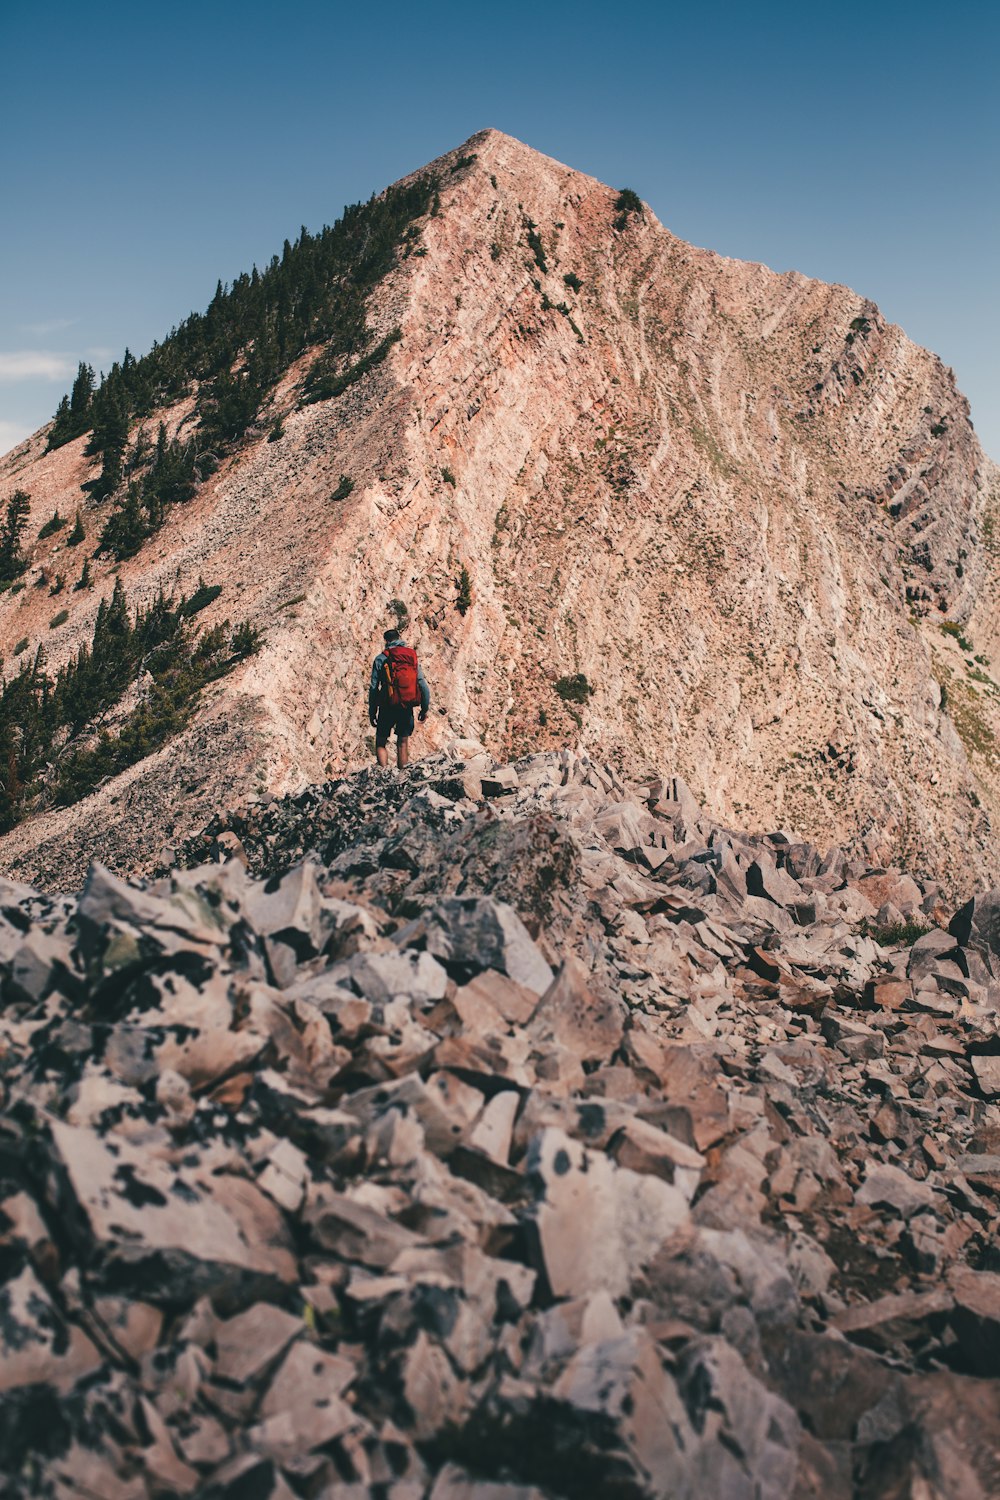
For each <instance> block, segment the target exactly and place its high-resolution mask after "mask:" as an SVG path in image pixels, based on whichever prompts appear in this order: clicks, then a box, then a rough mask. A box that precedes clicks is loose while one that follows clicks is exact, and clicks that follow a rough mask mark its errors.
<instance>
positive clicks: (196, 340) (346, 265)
mask: <svg viewBox="0 0 1000 1500" xmlns="http://www.w3.org/2000/svg"><path fill="white" fill-rule="evenodd" d="M437 190H438V182H437V179H436V178H435V177H434V176H432V175H424V176H422V177H419V178H416V179H414V181H412V182H410V183H406V184H403V185H401V186H397V187H393V188H389V189H388V190H387V191H386V192H385V193H383V194H382V195H381V196H380V197H377V198H376V197H372V198H371V199H369V201H368V202H367V203H355V204H351V205H349V206H348V207H346V208H345V209H344V212H343V215H342V216H341V218H339V219H338V220H337V221H336V223H334V224H333V225H332V226H329V225H325V226H324V227H323V228H322V229H321V230H320V231H319V233H317V234H310V233H309V231H308V230H307V229H305V227H303V228H302V230H301V232H300V234H299V237H298V239H297V240H295V241H294V243H292V242H290V241H289V240H286V241H285V244H284V248H283V251H282V254H281V255H280V256H278V255H275V256H274V257H273V258H272V259H271V262H270V264H269V265H268V266H267V267H265V269H264V270H263V271H259V270H258V269H257V267H256V266H255V267H254V268H253V270H252V271H251V272H250V273H249V274H247V273H244V274H243V275H241V276H239V277H237V279H236V280H235V281H234V282H233V283H232V285H231V286H224V285H223V284H222V282H221V281H220V282H219V284H218V286H217V287H216V291H215V295H214V297H213V298H212V300H211V302H210V303H209V305H208V308H207V309H206V311H205V312H204V313H192V315H191V316H190V317H189V318H187V319H185V321H184V322H183V323H181V324H180V326H179V327H177V328H174V329H172V330H171V332H170V333H169V334H168V335H167V337H166V338H165V339H164V340H163V342H162V343H157V344H154V345H153V347H152V349H151V350H150V351H149V353H148V354H146V355H144V356H143V357H142V358H140V359H137V358H136V357H135V356H134V355H133V354H132V353H131V352H130V351H129V350H128V349H126V351H125V354H124V356H123V358H122V360H121V361H116V362H115V364H113V365H112V367H111V369H110V371H109V372H108V373H107V374H106V375H103V376H102V378H101V380H100V381H99V382H96V381H95V376H94V371H93V368H92V367H91V366H90V365H88V364H85V363H81V364H80V366H79V369H78V371H77V376H76V379H75V381H74V383H73V388H72V391H71V392H70V393H69V394H68V395H67V396H64V397H63V398H62V400H61V401H60V403H59V407H58V409H57V411H56V414H55V419H54V421H53V425H52V429H51V432H50V435H49V440H48V446H49V449H50V450H51V449H54V448H59V447H61V446H62V444H64V443H67V442H70V441H71V440H72V439H73V438H75V437H80V436H81V435H82V434H83V433H87V432H89V433H90V438H89V441H88V443H87V447H86V449H85V452H86V454H87V456H88V457H91V458H94V459H95V460H96V459H100V461H101V470H100V473H99V474H97V475H96V477H95V478H94V479H92V480H90V481H89V482H88V484H87V485H85V486H84V488H85V489H86V490H87V491H88V492H89V493H90V495H91V497H92V498H93V499H94V500H97V501H101V500H105V499H107V498H109V497H110V496H116V497H117V503H118V506H119V508H120V510H121V511H122V512H126V513H127V514H125V516H124V518H123V519H122V520H121V521H120V522H119V523H118V524H117V525H115V526H113V527H112V528H111V530H110V532H108V534H107V538H106V542H105V543H104V545H105V546H106V550H108V551H111V552H113V553H114V555H115V556H128V555H130V551H129V550H122V549H123V548H124V549H131V550H136V548H137V546H141V543H142V540H143V539H144V537H143V536H141V535H140V533H143V532H144V533H145V535H149V534H151V532H152V531H153V530H155V529H156V527H157V526H158V525H159V524H160V523H161V522H162V517H163V511H164V509H165V507H166V506H167V505H169V504H172V503H176V502H177V501H178V500H182V499H184V498H187V497H188V494H190V493H193V490H194V486H195V485H196V484H197V483H198V482H199V481H200V480H201V479H203V478H204V477H206V475H207V473H209V472H211V470H212V469H213V468H214V467H216V466H217V465H218V464H219V463H220V462H221V460H222V458H223V457H224V456H225V455H226V454H227V453H229V452H231V451H232V450H233V449H234V448H235V447H236V446H237V445H238V444H239V443H240V442H241V441H242V440H243V438H244V437H245V436H246V434H247V433H248V431H249V430H250V429H251V428H252V427H253V426H254V424H255V423H256V422H257V420H258V418H259V416H260V412H261V408H262V406H263V405H264V404H265V402H266V401H267V399H268V397H269V396H270V394H271V393H272V391H273V390H274V387H275V386H276V385H277V383H278V381H279V380H280V378H281V376H282V374H283V373H284V371H285V370H286V369H287V368H288V366H289V364H291V363H292V361H294V360H295V359H297V358H298V357H299V356H300V355H301V354H303V353H304V352H305V351H306V350H307V349H310V348H314V347H315V346H317V345H326V349H325V351H324V354H323V356H322V359H321V360H320V361H319V362H318V368H317V370H316V372H315V373H314V375H313V377H312V379H311V380H310V381H309V382H307V389H306V392H305V397H306V399H311V400H318V399H319V400H321V399H326V396H327V395H328V394H337V393H338V392H339V389H343V388H344V385H346V384H350V381H351V378H355V379H356V378H360V375H361V374H363V373H364V370H365V369H367V368H370V367H371V365H372V364H375V363H377V362H378V360H379V359H380V358H383V357H384V355H385V354H386V353H387V352H388V345H387V343H386V341H385V340H383V341H382V342H381V344H379V345H377V346H375V347H374V348H373V347H372V343H373V335H372V333H371V331H370V330H369V328H368V324H367V317H366V311H367V303H368V298H369V296H370V294H371V292H372V290H373V289H374V288H375V287H376V286H377V285H378V283H379V282H380V281H381V280H382V279H383V278H384V277H385V275H386V274H387V273H388V272H389V271H390V270H391V269H392V267H393V266H394V265H395V264H396V262H397V259H398V258H399V256H400V255H402V256H406V255H409V254H410V253H412V251H413V250H414V249H416V247H417V241H418V240H419V235H420V231H419V228H418V226H417V225H416V223H415V220H417V219H418V218H420V217H421V216H422V215H424V214H426V213H427V212H428V211H429V210H430V209H431V208H432V206H433V204H434V202H435V201H436V198H437ZM352 372H353V375H352ZM344 373H346V374H347V379H346V381H345V382H344V385H339V386H338V377H339V376H341V375H343V374H344ZM193 389H196V392H197V396H196V406H195V413H196V424H195V427H194V430H193V433H192V436H191V437H190V438H189V439H188V440H187V442H185V443H184V444H177V445H168V446H170V452H169V453H165V451H164V446H163V444H164V442H165V437H164V439H163V440H161V441H160V442H158V443H157V447H156V451H155V453H154V452H153V451H152V450H151V448H150V446H149V445H148V444H147V445H146V446H145V447H144V448H143V449H142V450H141V451H139V452H136V451H133V452H132V453H131V454H130V453H129V452H128V444H129V433H130V430H131V425H132V423H133V422H134V421H135V420H136V419H137V418H142V417H146V416H149V415H150V414H151V413H152V412H154V411H156V410H157V409H159V408H161V407H163V406H166V405H170V404H172V403H173V402H176V401H178V400H179V399H181V398H182V397H183V396H185V395H188V394H190V392H191V391H192V390H193ZM165 460H166V462H167V467H168V468H170V467H172V468H173V470H174V471H175V476H177V475H178V472H179V477H177V482H176V484H175V485H174V487H171V486H170V485H167V484H166V483H165V472H164V462H165ZM123 486H124V493H120V492H122V490H123ZM133 486H134V489H133Z"/></svg>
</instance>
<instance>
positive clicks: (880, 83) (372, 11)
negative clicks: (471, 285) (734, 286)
mask: <svg viewBox="0 0 1000 1500" xmlns="http://www.w3.org/2000/svg"><path fill="white" fill-rule="evenodd" d="M0 42H2V46H3V52H4V56H5V63H6V66H5V68H4V79H3V85H2V88H0V203H2V206H3V212H2V216H0V225H2V228H0V269H2V275H0V451H3V450H4V449H6V448H8V447H10V446H11V445H12V444H13V443H14V442H15V441H17V440H18V439H19V438H20V437H22V436H24V435H26V434H27V433H28V432H29V431H32V430H33V429H34V428H35V427H37V426H38V425H39V424H40V423H41V422H43V421H45V420H46V419H47V418H48V417H49V416H51V414H52V412H53V411H54V409H55V406H56V403H57V401H58V399H59V397H60V396H61V395H62V393H63V391H64V390H66V389H68V386H69V382H70V380H71V378H72V375H73V373H74V371H75V368H76V363H77V361H78V360H79V359H80V358H86V359H88V360H90V362H91V363H93V364H94V365H95V366H96V367H97V368H98V369H100V368H102V367H103V368H107V367H108V366H109V364H110V362H111V361H112V360H113V359H115V358H117V357H120V355H121V353H122V352H123V350H124V348H125V346H126V345H128V346H129V347H130V348H131V349H132V350H133V352H134V353H136V354H141V353H142V352H144V351H145V350H146V349H147V348H148V347H149V345H150V343H151V342H152V340H153V339H155V338H162V337H163V335H164V334H166V333H167V332H168V331H169V329H170V328H171V326H172V325H174V324H175V323H178V322H180V321H181V320H182V319H183V318H184V317H185V316H186V315H187V314H188V313H189V312H191V311H193V310H201V309H203V308H204V307H205V305H206V304H207V302H208V300H209V298H210V297H211V295H212V292H213V291H214V288H215V283H216V281H217V279H219V278H220V277H221V278H222V279H223V280H230V279H231V278H232V277H233V276H235V275H237V274H239V272H240V271H243V270H249V269H250V267H251V266H252V264H253V263H254V262H256V263H257V264H258V265H262V264H263V263H264V262H266V261H267V260H268V259H270V257H271V255H272V254H273V253H275V252H276V251H280V249H281V244H282V241H283V240H284V239H285V237H286V236H287V237H289V238H294V237H295V235H296V234H297V232H298V229H299V226H300V225H302V224H305V225H306V226H307V227H308V228H310V229H317V228H319V227H320V226H321V225H322V224H323V223H328V222H332V220H333V219H334V218H336V217H337V215H338V214H339V212H340V210H341V208H342V206H343V204H344V203H345V202H351V201H354V200H356V199H358V198H366V197H368V195H369V194H370V193H371V192H372V191H374V190H378V189H380V188H382V187H384V186H385V185H386V184H387V183H389V182H391V181H393V180H394V179H395V178H397V177H399V176H401V175H403V174H404V173H405V172H407V171H410V170H412V169H413V168H415V167H419V166H422V165H423V164H424V163H425V162H426V161H429V160H430V159H431V158H432V157H434V156H436V155H438V154H440V153H441V152H442V151H446V150H448V149H449V148H450V147H452V146H455V145H458V144H459V143H460V142H461V141H463V140H465V139H466V138H467V137H468V136H469V135H471V134H472V133H473V132H474V131H476V130H479V129H481V128H482V127H484V126H487V125H493V126H496V127H497V128H499V129H501V130H505V131H507V132H509V133H510V134H511V135H515V136H517V137H519V138H520V139H521V140H524V141H527V142H528V143H529V144H530V145H532V146H535V147H537V148H538V149H539V150H541V151H544V152H546V153H548V154H549V155H551V156H555V157H558V158H559V159H560V160H561V161H564V162H567V163H568V164H569V165H571V166H573V167H577V168H579V169H581V170H583V171H586V172H591V173H593V174H594V175H595V176H597V177H599V178H601V179H602V180H604V181H606V182H608V183H610V184H612V185H613V186H615V187H622V186H627V187H632V188H634V189H635V190H636V191H637V192H638V193H639V194H640V195H641V196H642V197H643V198H645V199H646V200H647V202H649V203H650V204H651V206H652V208H653V210H654V212H655V213H656V214H657V215H658V217H659V218H660V219H662V221H663V222H664V223H665V224H666V225H667V226H668V227H669V228H670V229H671V230H673V232H674V233H675V234H678V235H680V236H682V237H683V238H684V239H687V240H690V241H692V242H693V243H695V244H698V245H706V246H708V247H710V248H711V249H714V250H718V251H721V252H722V253H723V254H726V255H734V256H740V257H743V258H745V259H748V260H760V261H763V262H764V263H765V264H767V265H769V266H771V267H772V268H774V269H775V270H778V271H784V270H788V269H789V268H795V269H797V270H800V271H803V272H805V273H806V274H808V275H812V276H819V277H822V278H823V279H824V280H827V281H839V282H845V283H846V284H847V285H849V286H852V287H854V288H855V289H856V290H857V291H858V292H861V293H864V294H865V295H867V296H870V297H872V298H874V300H875V301H876V302H877V303H878V304H879V305H880V307H881V308H882V310H883V312H884V313H885V314H886V315H887V316H888V317H889V318H890V319H892V320H893V321H895V322H897V323H900V324H901V325H902V326H903V328H904V329H905V330H906V332H907V333H908V334H909V335H910V336H911V337H912V338H914V339H915V340H916V341H917V342H919V343H921V344H925V345H927V346H928V347H930V348H932V349H934V350H935V351H936V352H937V353H939V354H940V355H941V356H942V358H943V359H944V360H945V362H946V363H947V364H950V365H951V366H952V367H953V368H954V370H955V372H956V375H957V378H958V383H959V385H960V387H961V389H962V390H963V391H964V392H965V394H966V395H967V396H968V397H969V399H970V401H971V402H972V417H973V421H974V423H975V426H976V429H977V431H978V433H979V435H980V438H981V440H982V442H983V444H984V446H985V447H986V449H987V451H988V452H989V453H990V454H991V455H992V456H993V457H995V458H998V459H1000V360H998V342H1000V341H998V323H1000V288H998V277H1000V253H998V247H1000V194H998V186H1000V184H998V164H1000V128H998V127H1000V89H998V86H997V74H998V59H1000V6H998V5H997V4H996V0H992V3H987V0H951V3H950V4H944V3H941V0H935V3H934V4H929V3H926V0H908V3H901V0H867V3H865V4H858V3H855V0H847V3H841V4H826V5H821V4H815V3H814V4H804V3H797V4H788V3H768V0H761V3H758V4H751V3H741V4H734V3H731V0H714V3H712V4H707V5H696V4H693V3H691V0H686V3H684V4H677V3H674V0H667V3H662V4H659V5H652V4H629V3H628V0H625V3H619V4H618V5H616V6H613V5H611V4H610V3H604V4H594V3H590V0H582V3H577V4H573V5H570V4H565V3H562V0H544V3H539V0H535V3H533V4H530V5H528V4H523V3H521V0H507V3H503V4H492V5H486V6H484V5H474V4H468V3H464V4H424V5H418V4H398V3H396V0H388V3H383V4H381V5H363V4H360V3H353V4H350V5H346V4H339V3H333V0H328V3H325V4H323V3H319V0H306V3H301V0H300V3H296V0H290V3H289V4H288V5H287V6H286V7H284V8H280V7H279V6H277V5H275V4H273V3H272V4H263V3H259V0H241V3H240V4H236V3H233V0H200V3H197V4H194V3H191V0H174V3H172V4H170V5H162V6H161V5H144V4H140V5H136V4H134V3H132V4H124V3H119V0H107V3H102V0H91V3H89V4H87V5H83V4H80V3H79V0H75V3H73V4H67V3H64V0H52V3H50V4H48V5H46V6H39V5H38V4H37V0H34V3H31V0H27V3H26V0H4V6H3V18H2V20H0Z"/></svg>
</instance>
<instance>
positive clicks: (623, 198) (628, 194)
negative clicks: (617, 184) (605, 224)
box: [615, 188, 642, 230]
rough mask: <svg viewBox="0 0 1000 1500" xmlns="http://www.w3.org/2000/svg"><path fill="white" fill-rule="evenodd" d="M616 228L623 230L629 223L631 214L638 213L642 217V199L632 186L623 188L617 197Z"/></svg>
mask: <svg viewBox="0 0 1000 1500" xmlns="http://www.w3.org/2000/svg"><path fill="white" fill-rule="evenodd" d="M615 213H616V215H617V217H616V218H615V228H616V229H617V230H622V229H624V228H625V226H626V225H627V223H628V220H629V214H638V215H639V216H640V218H641V217H642V199H641V198H640V197H639V194H638V193H634V192H633V191H632V189H631V188H621V189H620V190H619V193H618V197H617V198H616V199H615Z"/></svg>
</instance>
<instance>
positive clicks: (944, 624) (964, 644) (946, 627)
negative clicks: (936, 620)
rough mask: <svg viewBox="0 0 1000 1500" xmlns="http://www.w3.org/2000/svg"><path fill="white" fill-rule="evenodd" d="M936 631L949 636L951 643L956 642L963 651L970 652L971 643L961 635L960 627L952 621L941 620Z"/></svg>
mask: <svg viewBox="0 0 1000 1500" xmlns="http://www.w3.org/2000/svg"><path fill="white" fill-rule="evenodd" d="M938 629H939V630H940V631H941V634H942V635H950V636H951V638H952V640H953V641H957V642H958V644H959V645H960V646H961V648H962V650H963V651H968V652H971V651H972V643H971V642H970V641H968V640H967V639H966V637H965V636H964V635H963V634H962V627H961V625H957V624H956V623H955V621H954V620H942V621H941V623H940V625H939V626H938Z"/></svg>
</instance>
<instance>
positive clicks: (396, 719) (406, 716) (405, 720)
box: [375, 703, 413, 747]
mask: <svg viewBox="0 0 1000 1500" xmlns="http://www.w3.org/2000/svg"><path fill="white" fill-rule="evenodd" d="M393 730H395V731H396V738H397V740H408V739H409V738H410V735H411V734H412V733H413V709H412V708H402V707H400V706H399V705H397V704H394V703H380V704H379V710H378V718H377V720H376V722H375V744H376V745H377V746H379V747H381V746H382V745H387V744H388V743H389V736H390V734H392V731H393Z"/></svg>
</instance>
